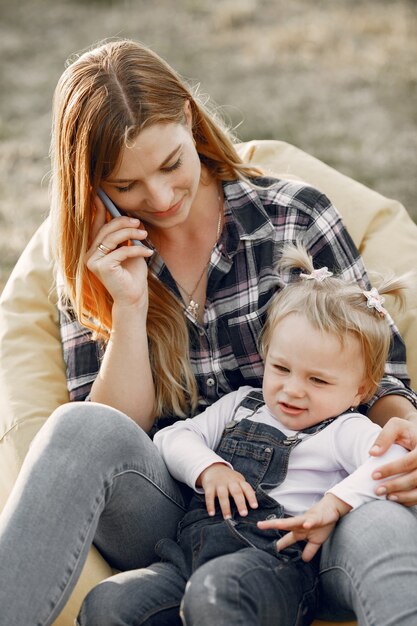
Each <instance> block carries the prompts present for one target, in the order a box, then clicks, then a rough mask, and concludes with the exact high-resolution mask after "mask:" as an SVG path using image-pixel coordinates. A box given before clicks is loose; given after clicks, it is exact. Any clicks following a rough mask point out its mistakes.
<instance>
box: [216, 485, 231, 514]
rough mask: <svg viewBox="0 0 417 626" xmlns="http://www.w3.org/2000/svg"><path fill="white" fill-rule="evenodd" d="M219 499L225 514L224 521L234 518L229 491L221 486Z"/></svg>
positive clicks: (218, 492)
mask: <svg viewBox="0 0 417 626" xmlns="http://www.w3.org/2000/svg"><path fill="white" fill-rule="evenodd" d="M217 499H218V501H219V506H220V510H221V512H222V514H223V517H224V519H229V518H230V517H232V511H231V508H230V494H229V489H228V488H227V487H226V486H224V485H221V486H219V487H218V488H217Z"/></svg>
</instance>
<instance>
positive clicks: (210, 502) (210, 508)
mask: <svg viewBox="0 0 417 626" xmlns="http://www.w3.org/2000/svg"><path fill="white" fill-rule="evenodd" d="M204 498H205V501H206V509H207V513H208V514H209V515H211V516H213V515H214V514H215V512H216V506H215V503H214V499H215V491H214V489H213V488H212V487H207V489H206V490H205V492H204Z"/></svg>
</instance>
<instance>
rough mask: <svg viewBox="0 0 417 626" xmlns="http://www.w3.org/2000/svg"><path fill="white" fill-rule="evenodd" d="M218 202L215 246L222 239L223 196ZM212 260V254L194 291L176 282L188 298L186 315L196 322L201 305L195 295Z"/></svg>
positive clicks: (185, 309) (219, 197)
mask: <svg viewBox="0 0 417 626" xmlns="http://www.w3.org/2000/svg"><path fill="white" fill-rule="evenodd" d="M217 198H218V201H219V218H218V220H217V230H216V241H215V242H214V244H216V242H217V241H218V239H219V237H220V230H221V226H222V208H223V204H222V201H221V196H220V194H219V195H218V196H217ZM210 259H211V253H210V258H209V260H208V261H207V263H206V264H205V266H204V267H203V271H202V272H201V274H200V276H199V278H198V280H197V282H196V284H195V285H194V287H193V289H192V290H191V291H190V292H188V291H187V290H186V289H185V288H184V287H183V286H182V285H180V283H179V282H178V281H177V280H176V281H175V284H176V285H177V287H178V288H179V289H180V290H181V291H183V292H184V293H185V295H186V296H187V298H188V300H189V303H188V305H187V306H186V307H185V308H184V313H189V314H190V315H191V316H192V317H193V318H194V319H195V320H197V318H198V310H199V308H200V305H199V303H198V302H197V301H196V300H194V294H195V292H196V291H197V289H198V287H199V285H200V283H201V281H202V278H203V276H204V274H205V273H206V271H207V268H208V266H209V263H210Z"/></svg>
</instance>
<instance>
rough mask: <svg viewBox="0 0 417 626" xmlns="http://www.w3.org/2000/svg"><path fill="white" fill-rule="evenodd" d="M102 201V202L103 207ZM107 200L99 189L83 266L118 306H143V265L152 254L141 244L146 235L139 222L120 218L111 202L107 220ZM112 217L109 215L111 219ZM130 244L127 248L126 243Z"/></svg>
mask: <svg viewBox="0 0 417 626" xmlns="http://www.w3.org/2000/svg"><path fill="white" fill-rule="evenodd" d="M103 199H104V200H106V199H107V202H106V205H107V208H106V206H105V205H104V202H103ZM109 201H110V199H109V198H107V196H105V194H104V192H103V191H102V190H100V193H99V195H98V196H97V197H96V201H95V206H96V213H95V217H94V223H93V227H92V243H91V246H90V248H89V249H88V251H87V257H86V264H87V267H88V269H89V270H90V271H91V272H93V274H95V275H96V276H97V277H98V278H99V280H100V281H101V282H102V283H103V285H104V286H105V287H106V289H107V291H108V292H109V293H110V295H111V296H112V298H113V300H114V303H115V304H117V305H120V306H124V307H125V306H132V305H133V306H135V307H137V306H139V307H143V306H145V307H146V309H147V304H148V284H147V274H148V268H147V264H146V262H145V259H146V258H149V257H150V256H151V255H152V254H153V251H152V250H150V249H149V248H147V247H146V246H145V245H144V244H142V240H143V239H145V238H146V236H147V233H146V231H145V230H143V229H142V228H141V227H140V226H141V225H140V220H138V219H136V218H132V217H128V216H122V215H121V214H120V213H119V212H118V209H117V207H115V205H114V204H113V203H112V205H113V206H112V207H111V208H112V212H111V213H112V214H113V215H115V216H116V217H115V219H112V220H111V221H107V219H106V211H109V212H110V208H109V207H110V206H111V205H110V203H109ZM116 212H117V213H119V214H118V215H117V213H116ZM113 215H112V216H113ZM129 240H130V241H132V243H134V245H127V244H128V241H129Z"/></svg>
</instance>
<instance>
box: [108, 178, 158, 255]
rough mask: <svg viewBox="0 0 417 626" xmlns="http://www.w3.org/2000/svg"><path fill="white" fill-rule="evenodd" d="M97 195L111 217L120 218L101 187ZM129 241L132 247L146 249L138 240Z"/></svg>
mask: <svg viewBox="0 0 417 626" xmlns="http://www.w3.org/2000/svg"><path fill="white" fill-rule="evenodd" d="M97 195H98V197H99V198H100V200H101V201H102V203H103V204H104V206H105V207H106V209H107V210H108V212H109V213H110V215H111V216H112V217H121V215H122V214H121V213H120V211H119V209H118V208H117V206H116V205H115V204H114V202H113V200H111V199H110V198H109V196H108V195H107V194H106V192H105V191H103V189H102V188H101V187H99V188H98V189H97ZM130 241H131V242H132V244H133V245H134V246H142V247H143V248H147V246H145V244H144V243H142V242H141V241H139V239H131V240H130Z"/></svg>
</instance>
